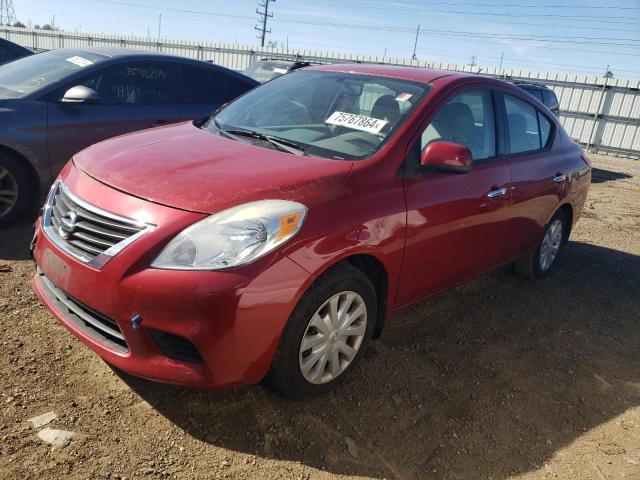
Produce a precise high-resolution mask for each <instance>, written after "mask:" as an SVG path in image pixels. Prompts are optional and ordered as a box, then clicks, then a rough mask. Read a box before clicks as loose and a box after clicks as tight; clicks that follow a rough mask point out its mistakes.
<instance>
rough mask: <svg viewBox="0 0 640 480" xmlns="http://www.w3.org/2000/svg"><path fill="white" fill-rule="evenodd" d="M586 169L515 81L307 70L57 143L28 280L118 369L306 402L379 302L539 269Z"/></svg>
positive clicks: (365, 335) (378, 326)
mask: <svg viewBox="0 0 640 480" xmlns="http://www.w3.org/2000/svg"><path fill="white" fill-rule="evenodd" d="M590 177H591V167H590V163H589V160H588V159H587V158H586V157H585V155H584V154H583V153H582V151H581V149H580V147H579V146H578V145H577V144H576V143H575V142H574V141H573V140H572V139H571V138H569V137H568V136H567V134H566V133H565V131H564V130H563V129H562V127H561V126H560V124H559V123H558V121H557V119H556V118H555V116H554V115H553V114H552V113H551V112H550V111H549V110H547V109H546V107H544V106H543V105H542V104H541V103H538V102H536V101H535V100H534V99H533V98H532V97H531V96H529V95H528V94H527V93H526V92H523V91H522V90H520V89H519V88H517V87H515V86H511V85H509V84H507V83H504V82H501V81H498V80H493V79H488V78H481V77H478V76H471V75H463V74H457V73H451V72H444V71H434V70H425V69H417V68H398V67H390V66H372V65H331V66H321V67H313V68H309V69H303V70H299V71H296V72H294V73H290V74H288V75H284V76H282V77H280V78H278V79H276V80H273V81H271V82H269V83H267V84H265V85H263V86H261V87H258V88H257V89H255V90H253V91H251V92H249V93H247V94H245V95H244V96H242V97H240V98H239V99H237V100H235V101H234V102H232V103H230V104H229V105H227V106H226V107H225V108H224V109H222V110H221V111H219V112H218V113H216V114H214V115H213V116H212V117H211V118H209V119H207V120H206V121H201V122H189V123H182V124H178V125H175V126H168V127H162V128H156V129H152V130H147V131H144V132H140V133H134V134H129V135H125V136H122V137H119V138H115V139H112V140H107V141H104V142H102V143H99V144H97V145H94V146H93V147H90V148H88V149H86V150H84V151H83V152H81V153H79V154H78V155H76V156H75V157H74V158H73V159H72V161H70V162H69V164H68V165H67V166H66V167H65V169H64V170H63V171H62V173H61V174H60V176H59V178H58V180H57V181H56V182H55V184H54V186H53V187H52V189H51V192H50V194H49V197H48V199H47V202H46V205H45V207H44V210H43V215H42V217H41V218H40V219H39V221H38V224H37V230H36V234H35V238H34V246H33V250H34V258H35V260H36V262H37V265H38V268H37V273H36V275H35V278H34V288H35V290H36V292H37V294H38V296H39V297H40V299H41V300H42V302H43V303H44V304H45V305H46V306H47V308H48V309H49V310H51V312H52V313H53V314H54V315H55V316H56V317H57V318H58V319H59V320H60V322H61V323H62V324H63V325H64V326H66V327H67V328H68V329H69V330H71V332H72V333H73V334H74V335H76V336H77V337H78V338H79V339H80V340H81V341H82V342H84V343H85V344H86V345H88V346H89V347H90V348H91V349H92V350H94V351H95V352H96V353H98V355H100V356H101V357H102V358H104V359H105V360H106V361H107V362H109V363H111V364H113V365H115V366H116V367H118V368H121V369H122V370H125V371H127V372H130V373H132V374H134V375H138V376H141V377H145V378H149V379H153V380H158V381H162V382H169V383H175V384H181V385H190V386H197V387H206V388H228V387H235V386H240V385H247V384H251V383H255V382H259V381H260V380H262V379H263V378H264V377H265V376H266V377H267V378H268V379H269V381H270V383H271V384H272V385H273V386H274V387H275V388H276V389H277V390H279V391H280V392H282V393H283V394H285V395H287V396H290V397H296V398H299V397H303V396H306V395H317V394H321V393H324V392H327V391H328V390H331V389H332V388H334V387H335V386H336V385H338V384H339V383H340V382H341V381H343V380H344V378H345V376H346V373H347V371H349V370H352V369H353V367H354V366H355V365H356V363H357V362H358V361H359V360H360V359H361V357H362V356H363V353H364V351H365V349H366V347H367V344H368V343H369V341H370V340H371V339H372V338H374V337H376V336H379V335H380V333H381V331H382V329H383V325H384V320H385V318H386V317H388V316H389V315H391V314H392V313H394V312H397V311H398V310H400V309H402V308H406V307H408V306H411V305H413V304H416V303H418V302H422V301H424V300H425V299H426V298H429V297H431V296H433V295H435V294H437V293H438V292H441V291H443V290H446V289H448V288H451V287H454V286H456V285H459V284H460V283H463V282H465V281H467V280H469V279H472V278H474V277H477V276H479V275H482V274H484V273H486V272H489V271H491V270H493V269H495V268H497V267H499V266H501V265H505V264H508V263H510V262H513V263H514V265H515V270H516V272H518V273H519V274H521V275H524V276H526V277H530V278H537V277H542V276H544V275H546V274H548V273H549V272H550V270H551V269H552V267H553V264H554V261H555V259H556V257H557V255H558V253H559V251H560V249H561V248H562V246H563V245H564V244H565V243H566V242H567V239H568V237H569V234H570V232H571V228H572V226H573V225H574V224H575V222H576V221H577V220H578V218H579V216H580V213H581V211H582V208H583V204H584V201H585V197H586V195H587V190H588V187H589V184H590Z"/></svg>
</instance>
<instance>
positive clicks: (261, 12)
mask: <svg viewBox="0 0 640 480" xmlns="http://www.w3.org/2000/svg"><path fill="white" fill-rule="evenodd" d="M275 1H276V0H262V1H261V2H260V4H259V5H258V8H257V9H256V13H257V14H258V22H260V23H261V24H262V25H256V26H255V27H254V28H255V29H256V30H257V31H258V32H260V33H259V34H258V38H259V39H260V46H262V47H264V39H265V37H266V36H267V33H271V30H270V29H269V30H267V19H269V18H273V13H269V4H270V3H271V2H275Z"/></svg>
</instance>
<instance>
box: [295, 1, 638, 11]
mask: <svg viewBox="0 0 640 480" xmlns="http://www.w3.org/2000/svg"><path fill="white" fill-rule="evenodd" d="M299 1H302V3H306V2H304V0H299ZM370 1H372V2H375V3H379V1H377V0H370ZM382 1H383V3H395V4H402V5H406V4H412V5H420V6H425V5H443V6H455V7H458V6H466V7H498V8H544V9H547V8H574V9H575V8H578V9H581V10H584V9H606V10H640V7H623V6H618V5H578V4H576V5H557V4H546V5H545V4H531V3H530V4H524V3H484V2H470V3H460V2H422V1H421V2H411V1H405V0H400V1H398V0H395V1H394V0H386V2H385V0H382ZM389 8H396V7H395V5H389Z"/></svg>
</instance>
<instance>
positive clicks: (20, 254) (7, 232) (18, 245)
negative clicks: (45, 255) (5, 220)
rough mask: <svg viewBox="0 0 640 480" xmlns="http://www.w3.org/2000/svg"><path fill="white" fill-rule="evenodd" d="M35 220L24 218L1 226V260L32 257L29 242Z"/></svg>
mask: <svg viewBox="0 0 640 480" xmlns="http://www.w3.org/2000/svg"><path fill="white" fill-rule="evenodd" d="M34 221H35V220H31V219H30V220H23V221H20V222H17V223H13V224H11V225H8V226H7V227H4V228H0V261H1V260H28V259H30V258H31V253H30V252H29V244H30V243H31V238H32V237H33V222H34Z"/></svg>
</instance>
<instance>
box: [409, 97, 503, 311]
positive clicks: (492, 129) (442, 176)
mask: <svg viewBox="0 0 640 480" xmlns="http://www.w3.org/2000/svg"><path fill="white" fill-rule="evenodd" d="M495 118H496V117H495V114H494V102H493V94H492V92H491V91H489V90H467V91H463V92H462V93H459V94H457V95H455V96H454V97H453V98H451V99H450V100H449V101H448V102H447V103H446V104H445V105H444V106H443V107H442V108H441V109H440V110H439V111H438V113H436V115H435V117H434V118H433V119H432V121H431V122H430V123H429V125H428V126H427V127H426V128H425V130H424V131H423V133H422V135H421V137H420V138H419V139H418V141H417V142H416V143H415V144H414V146H413V149H412V151H411V154H410V155H409V157H408V158H407V164H406V167H405V179H404V190H405V196H406V202H407V236H406V246H405V255H404V259H403V269H402V276H401V279H400V287H399V290H398V303H399V304H409V303H413V302H415V301H418V300H420V299H421V298H424V297H426V296H430V295H433V294H435V293H437V292H439V291H441V290H444V289H446V288H449V287H451V286H454V285H456V284H459V283H462V282H464V281H466V280H468V279H470V278H472V277H475V276H477V275H480V274H482V273H484V272H486V271H488V270H491V269H493V268H495V267H497V266H499V265H500V264H501V262H503V261H505V260H506V248H505V246H506V242H507V241H508V239H507V237H506V233H507V226H508V214H509V213H508V212H509V208H508V207H509V205H510V203H511V195H510V189H509V183H510V172H509V163H508V161H507V160H506V159H504V158H502V157H500V156H499V155H497V153H498V146H497V141H496V139H497V135H496V121H495ZM439 140H440V141H448V142H453V143H457V144H462V145H465V146H467V148H469V150H470V151H471V154H472V157H473V167H472V169H471V171H470V172H468V173H445V172H438V171H434V170H429V169H428V167H420V165H419V162H420V153H421V151H422V150H423V149H424V148H425V147H426V146H427V145H429V144H430V143H432V142H435V141H439Z"/></svg>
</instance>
